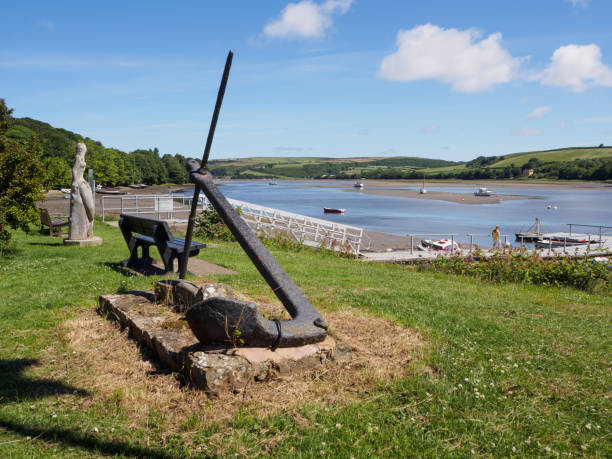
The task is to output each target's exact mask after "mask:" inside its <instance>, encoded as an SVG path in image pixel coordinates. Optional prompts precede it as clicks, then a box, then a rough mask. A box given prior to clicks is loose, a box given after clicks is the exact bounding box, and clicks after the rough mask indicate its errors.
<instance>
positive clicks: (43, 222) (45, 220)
mask: <svg viewBox="0 0 612 459" xmlns="http://www.w3.org/2000/svg"><path fill="white" fill-rule="evenodd" d="M38 210H40V231H41V232H42V231H43V229H44V227H45V226H47V227H49V235H50V236H54V235H55V230H56V228H57V235H58V236H59V235H60V233H61V229H62V226H67V225H69V224H70V222H69V221H68V220H64V219H62V218H51V215H49V211H48V210H47V209H41V208H39V209H38Z"/></svg>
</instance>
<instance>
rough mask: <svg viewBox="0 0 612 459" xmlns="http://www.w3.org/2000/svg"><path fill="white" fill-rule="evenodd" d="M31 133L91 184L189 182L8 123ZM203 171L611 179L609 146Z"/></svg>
mask: <svg viewBox="0 0 612 459" xmlns="http://www.w3.org/2000/svg"><path fill="white" fill-rule="evenodd" d="M33 134H37V135H38V136H39V137H40V139H41V142H42V145H43V158H54V157H56V158H60V159H61V160H62V161H64V162H65V166H64V167H67V168H69V167H70V166H71V165H72V162H73V160H74V151H75V145H76V143H77V142H79V141H83V142H85V143H86V144H87V149H88V152H89V153H88V155H87V164H88V167H92V168H93V169H94V172H95V175H96V181H97V182H99V183H102V184H104V185H128V184H130V183H139V182H144V183H148V184H156V183H166V182H171V183H184V182H185V181H186V180H187V174H186V172H185V161H186V159H187V158H185V157H183V156H181V155H174V156H172V155H169V154H164V155H162V154H160V153H159V151H158V150H157V149H152V150H135V151H133V152H130V153H126V152H122V151H120V150H117V149H113V148H108V147H105V146H103V145H102V143H100V142H99V141H96V140H92V139H89V138H83V137H82V136H81V135H79V134H77V133H74V132H71V131H68V130H66V129H61V128H56V127H53V126H51V125H50V124H48V123H45V122H42V121H38V120H35V119H32V118H13V123H12V127H11V129H10V130H9V132H8V134H7V135H8V137H9V138H11V139H13V140H15V141H18V142H22V143H23V142H26V141H27V140H28V139H29V138H30V137H31V136H32V135H33ZM208 167H209V169H210V170H211V171H212V173H213V174H214V175H215V176H217V177H231V178H275V179H358V178H362V177H363V178H369V179H422V178H423V177H425V178H428V179H465V180H482V179H527V178H526V177H524V172H523V170H524V169H533V170H534V174H533V176H532V177H531V178H547V179H579V180H611V179H612V147H609V146H601V147H585V148H560V149H555V150H544V151H530V152H522V153H513V154H507V155H502V156H479V157H477V158H475V159H473V160H470V161H467V162H462V161H445V160H441V159H431V158H423V157H415V156H394V157H380V156H373V157H355V158H330V157H257V158H235V159H218V160H212V161H210V162H209V164H208ZM68 175H69V174H68ZM59 184H61V185H65V183H59V182H58V185H59Z"/></svg>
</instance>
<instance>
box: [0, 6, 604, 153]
mask: <svg viewBox="0 0 612 459" xmlns="http://www.w3.org/2000/svg"><path fill="white" fill-rule="evenodd" d="M2 13H3V14H2V16H3V20H2V24H3V34H2V35H3V39H2V41H1V44H0V97H3V98H5V99H6V101H7V104H8V105H9V107H13V108H14V109H15V116H18V117H23V116H29V117H32V118H36V119H40V120H43V121H46V122H49V123H50V124H52V125H53V126H56V127H62V128H65V129H69V130H71V131H74V132H77V133H80V134H82V135H84V136H88V137H91V138H94V139H96V140H100V141H101V142H102V143H103V144H104V145H106V146H109V147H115V148H119V149H122V150H124V151H131V150H133V149H136V148H153V147H158V148H159V149H160V151H161V153H171V154H174V153H180V154H183V155H186V156H196V157H200V156H201V152H202V149H203V145H204V142H205V138H206V134H207V131H208V125H209V123H210V118H211V114H212V109H213V106H214V101H215V97H216V94H217V89H218V85H219V80H220V76H221V72H222V69H223V64H224V61H225V57H226V54H227V51H228V50H229V49H232V50H233V51H234V53H235V57H234V65H233V67H232V71H231V74H230V80H229V84H228V89H227V92H226V97H225V100H224V105H223V108H222V111H221V117H220V120H219V124H218V127H217V134H216V136H215V141H214V143H213V149H212V154H211V158H213V159H214V158H228V157H246V156H330V157H350V156H393V155H408V156H422V157H431V158H443V159H450V160H469V159H472V158H474V157H475V156H478V155H498V154H505V153H512V152H518V151H529V150H537V149H547V148H557V147H565V146H587V145H599V144H600V143H604V144H606V145H610V144H612V103H611V102H612V28H610V19H611V18H612V2H610V1H608V0H538V1H533V0H531V1H520V0H514V1H512V2H502V1H496V2H492V1H490V0H489V1H469V0H466V1H456V0H453V1H441V0H440V1H436V0H430V1H428V2H417V1H406V0H404V1H384V2H378V1H366V0H353V1H351V0H317V1H315V0H312V1H301V2H300V1H294V2H287V1H258V2H255V1H246V0H245V1H229V0H227V1H223V2H213V1H209V2H204V1H192V2H180V1H177V2H174V3H169V2H156V1H147V2H144V1H129V2H126V1H122V2H114V1H105V2H71V1H56V2H34V1H32V2H10V3H8V4H6V5H3V8H2Z"/></svg>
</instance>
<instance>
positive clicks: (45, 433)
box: [0, 418, 177, 459]
mask: <svg viewBox="0 0 612 459" xmlns="http://www.w3.org/2000/svg"><path fill="white" fill-rule="evenodd" d="M0 428H2V429H5V430H7V431H10V432H13V433H15V434H18V435H21V436H24V437H30V438H35V439H36V440H43V441H50V442H52V443H54V444H55V443H62V444H64V445H66V446H73V447H77V448H83V449H87V450H89V451H91V452H94V453H102V454H113V455H114V454H117V455H120V456H121V457H152V458H164V459H165V458H172V457H177V455H174V454H168V453H166V452H164V451H161V450H154V449H149V448H143V447H139V446H133V445H130V444H128V443H126V442H122V441H117V440H104V439H102V438H96V437H93V436H91V435H88V434H85V433H83V432H78V431H75V430H71V429H65V428H60V427H51V428H48V429H47V428H43V427H39V426H35V425H26V424H20V423H18V422H15V421H12V420H9V419H4V418H0Z"/></svg>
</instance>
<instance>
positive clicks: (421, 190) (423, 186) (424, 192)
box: [419, 177, 427, 194]
mask: <svg viewBox="0 0 612 459" xmlns="http://www.w3.org/2000/svg"><path fill="white" fill-rule="evenodd" d="M426 193H427V190H426V189H425V177H423V185H422V186H421V189H420V190H419V194H426Z"/></svg>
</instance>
